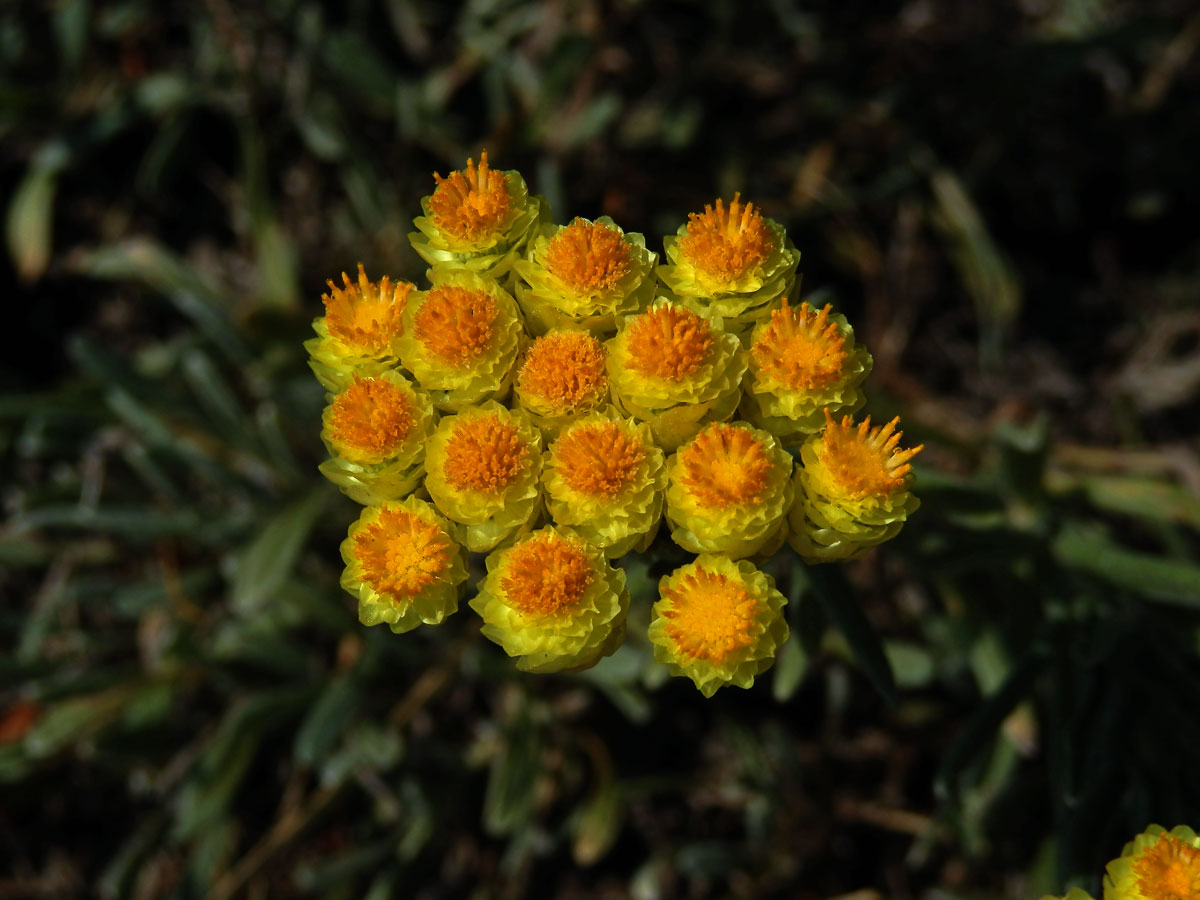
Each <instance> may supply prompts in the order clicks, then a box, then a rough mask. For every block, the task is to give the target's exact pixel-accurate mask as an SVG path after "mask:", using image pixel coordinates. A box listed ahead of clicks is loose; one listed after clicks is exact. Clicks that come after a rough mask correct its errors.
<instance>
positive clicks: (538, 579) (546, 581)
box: [500, 534, 594, 616]
mask: <svg viewBox="0 0 1200 900" xmlns="http://www.w3.org/2000/svg"><path fill="white" fill-rule="evenodd" d="M593 577H594V572H593V571H592V567H591V565H590V564H589V562H588V558H587V555H586V554H585V553H584V552H583V549H582V548H581V547H579V546H578V545H576V544H575V543H573V542H572V541H569V540H566V539H565V538H561V537H558V536H556V535H553V534H547V535H543V536H540V537H535V538H533V539H531V540H528V541H524V542H522V543H520V544H518V545H517V546H515V547H514V548H513V549H512V551H511V552H510V553H509V556H508V562H507V566H506V571H505V575H504V577H503V578H501V579H500V584H501V586H502V587H503V588H504V593H505V595H506V596H507V598H508V603H509V605H510V606H512V607H513V608H514V609H516V610H518V611H519V612H521V613H522V614H523V615H527V616H552V615H555V614H557V613H561V612H564V611H567V610H569V609H570V608H571V607H573V606H574V605H575V604H576V603H577V602H578V601H579V598H580V597H582V596H583V592H584V591H585V590H586V589H587V586H588V585H589V584H590V583H591V581H592V578H593Z"/></svg>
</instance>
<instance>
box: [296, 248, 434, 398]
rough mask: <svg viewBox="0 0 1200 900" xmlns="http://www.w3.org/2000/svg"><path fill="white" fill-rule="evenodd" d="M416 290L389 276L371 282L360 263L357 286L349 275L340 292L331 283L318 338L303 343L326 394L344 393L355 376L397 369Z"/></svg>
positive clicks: (316, 325) (315, 325)
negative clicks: (406, 317) (409, 304)
mask: <svg viewBox="0 0 1200 900" xmlns="http://www.w3.org/2000/svg"><path fill="white" fill-rule="evenodd" d="M413 287H414V286H413V285H412V284H409V283H408V282H407V281H397V282H393V281H391V280H390V279H389V278H387V277H386V276H384V277H383V278H381V279H380V280H379V281H378V282H374V281H371V280H370V279H369V278H367V273H366V270H365V269H364V268H363V266H362V264H361V263H359V266H358V279H357V280H356V281H351V280H350V276H349V275H347V274H346V273H345V272H343V273H342V286H341V287H338V286H337V285H336V284H334V282H333V281H332V279H331V280H330V281H329V293H327V294H323V295H322V296H321V300H322V302H323V303H324V304H325V315H324V316H322V317H321V318H319V319H314V320H313V331H315V332H316V333H317V336H316V337H315V338H310V339H309V340H307V341H305V342H304V347H305V349H306V350H308V354H309V360H308V364H309V366H310V367H311V368H312V370H313V373H314V374H315V375H316V376H317V379H318V380H319V381H320V382H321V384H322V385H323V386H324V388H325V389H326V390H327V391H331V392H333V393H336V392H338V391H340V390H341V389H342V388H344V387H345V386H346V385H347V384H349V383H350V380H351V379H352V378H353V377H354V376H355V375H364V376H369V375H378V374H380V373H381V372H386V371H387V370H389V369H391V368H392V367H394V366H395V365H396V363H397V361H398V359H399V353H398V351H397V349H396V344H397V341H398V340H399V339H400V335H401V334H402V333H403V332H404V319H403V316H404V310H405V307H406V305H407V300H408V295H409V293H410V292H411V291H412V290H413Z"/></svg>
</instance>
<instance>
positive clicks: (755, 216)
mask: <svg viewBox="0 0 1200 900" xmlns="http://www.w3.org/2000/svg"><path fill="white" fill-rule="evenodd" d="M740 198H741V194H734V195H733V201H732V202H731V203H730V204H729V208H728V209H726V207H725V204H724V202H723V201H722V200H721V199H719V198H718V200H717V205H716V208H715V209H714V208H713V207H712V206H711V205H706V206H705V207H704V212H703V213H688V225H687V233H686V234H685V235H683V236H682V237H681V238H680V239H679V249H680V251H681V252H682V254H683V257H684V259H686V260H687V261H688V262H689V263H691V264H692V265H693V266H695V267H696V268H697V269H700V270H701V271H703V272H705V273H706V274H708V275H710V276H712V277H713V278H716V279H718V280H720V281H734V280H735V279H737V278H740V277H741V276H742V275H745V274H746V273H747V272H749V271H750V270H751V269H753V268H754V267H755V266H758V265H761V264H762V263H763V261H764V260H766V258H767V257H768V256H770V254H771V251H772V250H774V249H775V242H774V239H773V238H772V237H771V232H770V231H769V230H768V229H767V225H766V223H765V222H764V221H763V217H762V215H761V214H760V213H759V211H758V210H756V209H755V208H754V204H753V203H747V204H746V205H745V206H743V205H742V204H741V200H740Z"/></svg>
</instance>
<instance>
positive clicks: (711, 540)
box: [666, 422, 793, 559]
mask: <svg viewBox="0 0 1200 900" xmlns="http://www.w3.org/2000/svg"><path fill="white" fill-rule="evenodd" d="M667 477H668V478H669V480H670V486H669V487H668V488H667V513H666V515H667V522H668V524H669V525H670V526H671V538H672V539H673V540H674V541H675V543H677V544H679V546H681V547H683V548H684V549H685V550H689V551H691V552H692V553H722V554H724V555H726V556H729V557H731V558H733V559H741V558H743V557H746V556H753V555H755V554H762V555H769V554H771V553H774V552H775V551H776V550H777V549H779V547H780V546H781V545H782V543H783V533H784V520H785V516H786V514H787V511H788V508H789V507H790V506H791V505H792V495H793V488H792V457H791V455H790V454H788V452H787V451H786V450H784V449H783V448H782V447H781V446H780V445H779V441H778V440H776V438H775V436H774V435H772V434H770V433H768V432H766V431H762V430H760V429H757V428H753V427H751V426H750V425H748V424H746V423H744V422H734V423H733V424H731V425H730V424H723V423H713V424H711V425H707V426H705V428H704V429H703V430H702V431H701V432H700V433H699V434H698V435H696V437H694V438H693V439H692V440H691V441H689V442H688V443H687V444H685V445H684V446H683V447H681V448H680V450H679V452H678V453H676V454H675V455H674V456H672V457H671V458H670V459H669V460H667Z"/></svg>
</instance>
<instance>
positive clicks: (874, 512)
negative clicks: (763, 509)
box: [788, 412, 924, 563]
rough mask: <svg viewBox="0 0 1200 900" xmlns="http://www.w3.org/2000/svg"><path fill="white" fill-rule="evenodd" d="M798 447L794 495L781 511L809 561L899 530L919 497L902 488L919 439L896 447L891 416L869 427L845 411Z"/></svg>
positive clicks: (852, 550) (859, 550) (791, 538)
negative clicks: (837, 420) (784, 511)
mask: <svg viewBox="0 0 1200 900" xmlns="http://www.w3.org/2000/svg"><path fill="white" fill-rule="evenodd" d="M826 417H827V420H826V425H825V429H824V430H823V431H822V432H821V433H820V434H816V435H813V436H812V437H810V438H809V439H808V440H807V441H805V442H804V446H803V447H801V448H800V465H798V466H797V467H796V475H795V482H796V499H795V502H794V503H793V504H792V510H791V512H790V513H789V515H788V521H789V524H790V528H789V532H788V542H789V543H791V545H792V547H793V548H794V549H795V550H796V552H797V553H799V554H800V556H801V557H802V558H803V559H804V560H805V561H806V562H810V563H816V562H831V561H835V560H842V559H852V558H854V557H856V556H861V555H862V554H863V553H865V552H866V551H867V550H868V549H870V548H871V547H874V546H875V545H876V544H880V543H882V542H883V541H886V540H888V539H890V538H892V537H895V535H896V534H897V533H899V531H900V529H901V528H902V527H903V526H904V522H905V520H906V519H907V518H908V516H909V515H910V514H911V513H913V512H914V511H915V510H916V509H917V507H918V506H920V501H919V500H917V498H916V497H915V496H913V495H912V494H911V493H910V492H909V490H908V488H909V483H910V481H911V480H912V475H911V471H912V466H911V465H910V464H909V460H910V459H912V458H913V457H914V456H915V455H916V454H917V453H919V452H920V451H921V450H922V449H923V447H924V445H920V446H917V447H912V448H910V449H908V450H901V449H900V448H899V447H898V446H897V445H898V444H899V442H900V435H901V432H899V431H896V425H897V424H898V423H899V421H900V420H899V419H898V418H897V419H893V420H892V421H891V422H889V423H888V424H887V425H884V426H882V427H880V426H876V427H875V428H871V419H870V417H869V416H868V417H867V419H866V420H865V421H863V422H862V423H860V424H859V425H857V426H856V425H855V424H854V422H853V421H852V420H851V418H850V417H849V416H846V417H844V418H843V419H842V421H841V422H840V423H835V422H834V421H833V418H832V417H829V414H828V412H827V413H826Z"/></svg>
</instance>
